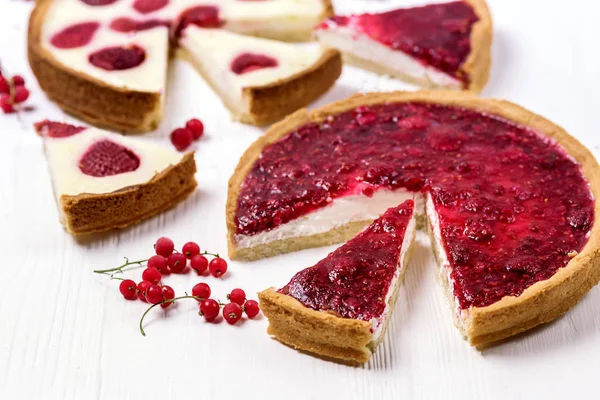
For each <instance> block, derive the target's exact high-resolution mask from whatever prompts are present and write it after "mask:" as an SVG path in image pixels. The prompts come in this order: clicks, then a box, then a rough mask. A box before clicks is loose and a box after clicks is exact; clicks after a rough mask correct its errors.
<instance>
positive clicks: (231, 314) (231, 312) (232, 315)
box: [223, 303, 242, 325]
mask: <svg viewBox="0 0 600 400" xmlns="http://www.w3.org/2000/svg"><path fill="white" fill-rule="evenodd" d="M223 318H225V321H227V323H228V324H230V325H234V324H235V323H237V322H238V321H239V320H240V319H241V318H242V307H240V305H239V304H236V303H229V304H226V305H225V307H223Z"/></svg>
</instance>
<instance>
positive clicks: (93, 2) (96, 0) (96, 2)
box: [81, 0, 117, 6]
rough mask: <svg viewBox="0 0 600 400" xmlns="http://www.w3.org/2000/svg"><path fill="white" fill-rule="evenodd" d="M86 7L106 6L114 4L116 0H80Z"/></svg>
mask: <svg viewBox="0 0 600 400" xmlns="http://www.w3.org/2000/svg"><path fill="white" fill-rule="evenodd" d="M81 1H83V2H84V3H85V4H87V5H88V6H107V5H109V4H112V3H114V2H116V1H117V0H81Z"/></svg>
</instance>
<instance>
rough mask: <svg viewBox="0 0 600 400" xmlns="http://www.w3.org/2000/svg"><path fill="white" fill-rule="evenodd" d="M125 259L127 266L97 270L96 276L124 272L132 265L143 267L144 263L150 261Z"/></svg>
mask: <svg viewBox="0 0 600 400" xmlns="http://www.w3.org/2000/svg"><path fill="white" fill-rule="evenodd" d="M123 258H125V264H123V265H121V266H118V267H117V268H110V269H96V270H94V272H95V273H96V274H108V273H109V272H123V268H125V267H128V266H130V265H134V264H137V265H138V266H140V267H141V266H142V263H144V262H146V261H148V260H139V261H129V258H127V257H123Z"/></svg>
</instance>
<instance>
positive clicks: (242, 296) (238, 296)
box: [227, 289, 246, 306]
mask: <svg viewBox="0 0 600 400" xmlns="http://www.w3.org/2000/svg"><path fill="white" fill-rule="evenodd" d="M227 298H228V299H229V301H230V302H232V303H236V304H238V305H240V306H242V305H244V302H245V301H246V292H244V291H243V290H242V289H233V290H232V291H231V293H229V294H228V295H227Z"/></svg>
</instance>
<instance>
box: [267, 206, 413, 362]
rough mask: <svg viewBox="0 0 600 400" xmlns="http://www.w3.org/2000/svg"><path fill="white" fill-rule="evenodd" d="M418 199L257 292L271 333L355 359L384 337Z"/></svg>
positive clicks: (307, 347)
mask: <svg viewBox="0 0 600 400" xmlns="http://www.w3.org/2000/svg"><path fill="white" fill-rule="evenodd" d="M413 206H414V203H413V201H412V200H407V201H406V202H404V203H403V204H401V205H399V206H397V207H393V208H390V209H389V210H387V211H386V212H385V213H384V214H383V215H382V216H381V217H379V218H378V219H377V220H375V221H374V222H373V223H372V224H371V225H369V226H368V227H367V228H365V229H364V230H363V231H362V232H360V233H359V234H358V235H357V236H356V237H355V238H353V239H352V240H350V241H349V242H347V243H346V244H344V245H343V246H341V247H339V248H338V249H336V250H335V251H334V252H332V253H331V254H329V255H328V256H327V257H326V258H324V259H323V260H321V261H319V262H318V263H317V264H316V265H314V266H312V267H310V268H306V269H304V270H302V271H300V272H298V273H297V274H296V275H295V276H294V277H293V278H292V280H291V281H290V282H289V283H288V284H287V285H285V286H284V287H283V288H281V289H279V290H277V291H276V290H274V289H273V288H270V289H267V290H265V291H263V292H261V293H259V294H258V296H259V299H260V305H261V309H262V311H263V313H264V314H265V315H266V316H267V318H269V328H268V330H267V332H268V333H269V334H271V335H273V336H275V337H276V338H277V340H279V341H281V342H283V343H285V344H287V345H290V346H293V347H295V348H297V349H300V350H304V351H308V352H311V353H316V354H319V355H321V356H325V357H331V358H335V359H338V360H344V361H347V362H352V363H363V362H366V361H368V359H369V358H370V357H371V354H372V353H373V352H374V351H375V348H376V347H377V345H378V344H379V343H380V342H381V341H382V340H383V337H384V333H385V330H386V327H387V324H388V321H389V319H390V317H391V315H392V311H393V308H394V304H395V303H396V298H397V297H398V289H399V287H400V284H401V282H402V279H403V277H404V271H405V269H406V264H407V262H408V256H407V253H408V251H409V249H410V247H411V244H412V242H413V239H414V237H415V230H416V222H415V214H414V210H413Z"/></svg>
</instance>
